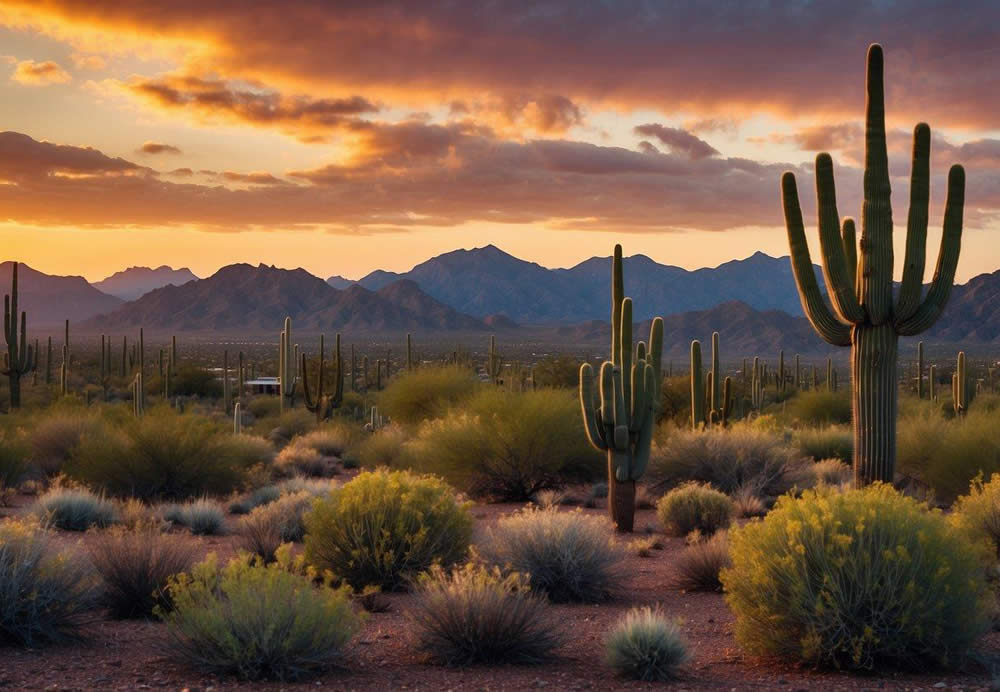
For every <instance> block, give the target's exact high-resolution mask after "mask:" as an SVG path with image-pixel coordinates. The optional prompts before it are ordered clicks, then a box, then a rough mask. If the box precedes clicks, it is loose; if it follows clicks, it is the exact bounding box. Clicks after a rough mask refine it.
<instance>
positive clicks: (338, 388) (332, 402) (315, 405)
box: [301, 334, 344, 422]
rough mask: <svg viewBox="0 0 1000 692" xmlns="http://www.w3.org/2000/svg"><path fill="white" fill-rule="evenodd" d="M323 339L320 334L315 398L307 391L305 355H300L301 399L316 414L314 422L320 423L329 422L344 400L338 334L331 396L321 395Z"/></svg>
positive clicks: (342, 369) (342, 370)
mask: <svg viewBox="0 0 1000 692" xmlns="http://www.w3.org/2000/svg"><path fill="white" fill-rule="evenodd" d="M323 340H324V337H323V335H322V334H320V336H319V372H318V373H317V374H316V396H315V398H314V397H313V395H312V392H311V391H310V390H309V375H308V372H307V370H306V354H305V353H303V354H302V370H301V376H302V398H303V400H304V401H305V403H306V409H308V410H309V411H311V412H312V413H315V414H316V421H317V422H322V421H324V420H329V419H330V417H331V416H332V415H333V410H334V409H336V408H340V404H341V402H342V401H343V400H344V364H343V362H342V361H341V360H340V334H337V345H336V351H335V356H336V357H335V359H334V362H335V363H336V367H337V370H336V374H335V375H334V382H335V383H336V384H334V390H333V394H331V395H327V396H324V395H323V368H324V363H325V354H324V350H325V349H324V343H323Z"/></svg>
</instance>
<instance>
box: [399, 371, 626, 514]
mask: <svg viewBox="0 0 1000 692" xmlns="http://www.w3.org/2000/svg"><path fill="white" fill-rule="evenodd" d="M464 410H465V413H462V414H460V415H456V414H452V415H449V416H447V417H445V418H442V419H439V420H435V421H429V422H426V423H424V424H423V425H422V426H421V429H420V432H419V434H418V436H417V438H416V439H415V440H413V441H412V442H411V443H410V463H411V465H412V466H413V467H414V468H415V469H417V470H419V471H423V472H428V473H434V474H437V475H440V476H442V477H443V478H445V479H446V480H447V481H448V482H449V483H451V484H452V485H454V486H456V487H458V488H460V489H462V490H464V491H466V492H467V493H469V494H470V495H472V496H473V497H479V498H484V499H491V500H498V501H513V502H524V501H527V500H530V499H531V497H532V495H534V494H535V493H537V492H538V491H539V490H546V489H550V488H558V487H561V486H562V485H565V484H566V483H570V482H578V481H585V480H593V479H595V478H598V477H600V476H601V474H602V473H606V463H605V461H604V459H603V458H602V456H601V454H600V453H599V452H598V451H597V450H595V449H594V448H593V447H591V446H590V443H588V442H587V439H586V436H585V435H584V433H583V429H582V428H581V426H580V404H579V402H578V401H577V399H576V397H575V396H574V395H573V394H572V393H570V392H568V391H563V390H557V389H541V390H537V391H529V392H524V393H520V394H518V393H512V392H507V391H504V390H499V389H495V388H493V389H487V390H484V391H482V392H480V393H479V394H477V395H476V396H475V397H473V398H472V399H471V400H469V401H468V402H467V403H466V404H465V407H464Z"/></svg>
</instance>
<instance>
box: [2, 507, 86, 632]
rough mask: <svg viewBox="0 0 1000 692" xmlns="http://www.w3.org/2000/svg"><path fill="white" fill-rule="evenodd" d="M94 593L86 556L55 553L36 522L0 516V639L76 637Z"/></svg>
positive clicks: (46, 536) (84, 620)
mask: <svg viewBox="0 0 1000 692" xmlns="http://www.w3.org/2000/svg"><path fill="white" fill-rule="evenodd" d="M97 595H98V588H97V581H96V579H95V578H94V573H93V571H92V569H91V567H90V564H89V563H88V562H87V561H86V560H81V559H79V556H76V555H71V554H68V553H56V552H55V551H54V550H53V549H52V548H51V546H50V544H49V537H48V534H47V533H46V532H45V531H43V530H41V529H40V528H38V526H37V525H34V524H31V523H28V522H18V521H13V520H7V521H4V522H0V641H2V642H7V643H13V644H19V645H22V646H29V647H34V646H38V645H40V644H48V643H54V642H63V641H67V640H70V639H74V638H77V637H78V636H79V634H80V627H81V626H82V625H83V624H85V622H86V620H87V617H88V612H89V611H90V610H92V609H93V608H94V606H95V605H96V602H97Z"/></svg>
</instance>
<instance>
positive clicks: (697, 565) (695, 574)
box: [673, 531, 732, 591]
mask: <svg viewBox="0 0 1000 692" xmlns="http://www.w3.org/2000/svg"><path fill="white" fill-rule="evenodd" d="M731 564H732V560H730V559H729V540H728V538H727V535H726V532H725V531H718V532H716V533H715V534H714V535H713V536H711V537H710V538H706V539H701V540H698V541H695V542H693V543H692V544H691V545H689V546H687V547H686V548H685V549H684V550H683V552H681V554H680V555H679V556H678V557H677V560H676V561H675V562H674V567H675V569H676V570H677V572H676V576H675V577H674V581H673V586H674V587H675V588H678V589H682V590H684V591H722V581H721V580H720V579H719V574H720V573H721V572H722V570H723V569H725V568H726V567H729V566H730V565H731Z"/></svg>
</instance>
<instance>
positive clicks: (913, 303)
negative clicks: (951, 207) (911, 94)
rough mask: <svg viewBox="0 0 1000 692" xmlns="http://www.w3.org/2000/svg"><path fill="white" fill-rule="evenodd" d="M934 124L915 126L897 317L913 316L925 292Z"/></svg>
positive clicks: (903, 319)
mask: <svg viewBox="0 0 1000 692" xmlns="http://www.w3.org/2000/svg"><path fill="white" fill-rule="evenodd" d="M930 168H931V128H930V127H928V126H927V123H920V124H918V125H917V126H916V127H915V128H914V129H913V164H912V166H911V168H910V212H909V214H908V215H907V218H906V256H905V258H904V260H903V282H902V284H900V288H899V298H898V300H897V302H896V320H897V321H905V320H907V319H909V318H910V317H912V316H913V313H915V312H916V311H917V306H919V305H920V297H921V294H922V292H923V283H924V266H925V264H926V261H927V208H928V206H929V204H930V187H931V180H930V179H931V172H930Z"/></svg>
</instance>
